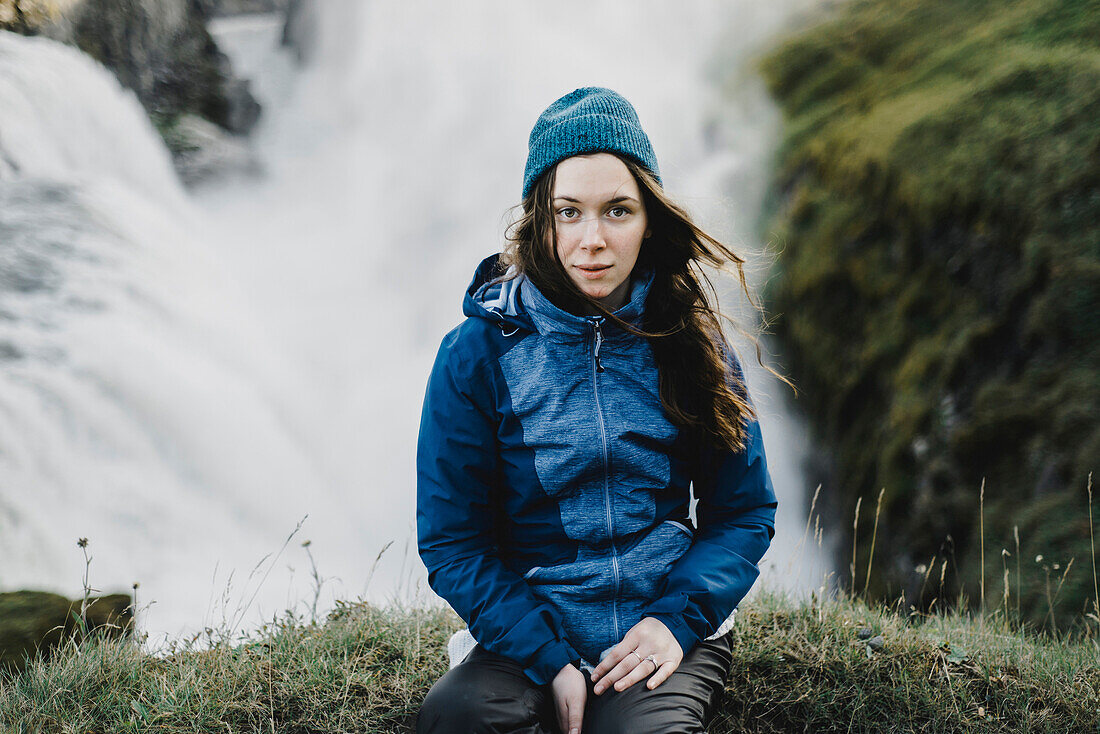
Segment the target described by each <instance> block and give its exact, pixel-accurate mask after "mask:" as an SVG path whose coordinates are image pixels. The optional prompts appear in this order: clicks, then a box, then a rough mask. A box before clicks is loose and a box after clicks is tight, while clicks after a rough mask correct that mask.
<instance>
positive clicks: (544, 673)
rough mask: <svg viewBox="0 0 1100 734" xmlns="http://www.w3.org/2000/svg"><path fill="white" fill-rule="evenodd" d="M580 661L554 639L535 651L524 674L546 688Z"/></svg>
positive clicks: (573, 652)
mask: <svg viewBox="0 0 1100 734" xmlns="http://www.w3.org/2000/svg"><path fill="white" fill-rule="evenodd" d="M662 621H663V620H662ZM579 659H580V655H578V654H577V652H576V651H575V650H574V649H573V648H572V647H571V646H570V645H569V644H568V643H566V642H563V641H561V640H558V639H554V640H550V642H547V643H546V644H545V645H543V646H542V647H540V648H539V649H538V650H536V651H535V653H534V655H532V656H531V657H530V659H529V663H530V664H529V665H528V667H526V668H524V669H523V672H524V674H525V675H526V676H527V677H528V678H530V679H531V680H532V681H533V682H534V683H535V685H539V686H544V685H546V684H547V683H549V682H550V681H552V680H554V678H555V677H556V676H557V674H558V672H559V671H560V670H561V669H562V668H564V667H565V666H566V665H569V664H570V663H572V662H573V661H575V660H579Z"/></svg>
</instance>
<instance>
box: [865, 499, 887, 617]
mask: <svg viewBox="0 0 1100 734" xmlns="http://www.w3.org/2000/svg"><path fill="white" fill-rule="evenodd" d="M885 493H886V487H883V488H882V489H880V490H879V491H878V502H877V503H876V504H875V527H874V530H872V531H871V555H869V556H868V557H867V578H865V579H864V580H863V596H864V598H866V596H867V588H868V587H869V586H870V585H871V563H872V562H874V560H875V541H876V540H877V539H878V516H879V513H880V512H881V511H882V495H883V494H885Z"/></svg>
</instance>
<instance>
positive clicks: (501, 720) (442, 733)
mask: <svg viewBox="0 0 1100 734" xmlns="http://www.w3.org/2000/svg"><path fill="white" fill-rule="evenodd" d="M464 673H465V674H464ZM492 683H493V681H487V680H483V679H481V678H479V677H478V676H476V675H473V674H472V671H471V670H463V668H462V666H459V667H458V668H456V669H454V670H452V671H449V672H448V673H447V674H445V675H444V676H443V677H442V678H440V679H439V680H438V681H436V683H435V685H434V686H432V688H431V690H430V691H428V695H427V696H425V697H424V702H423V703H422V704H421V706H420V713H419V715H418V716H417V721H416V731H417V734H453V732H483V731H494V732H495V731H516V730H520V729H523V730H524V731H527V730H528V729H527V728H526V727H532V725H534V724H536V723H538V722H539V720H540V715H541V713H542V712H541V711H540V710H539V698H538V695H537V693H536V692H535V691H533V690H511V689H510V688H509V687H508V686H506V685H497V686H493V685H492ZM497 683H498V684H499V683H500V681H497ZM532 730H534V729H532ZM538 731H542V729H541V728H540V729H538Z"/></svg>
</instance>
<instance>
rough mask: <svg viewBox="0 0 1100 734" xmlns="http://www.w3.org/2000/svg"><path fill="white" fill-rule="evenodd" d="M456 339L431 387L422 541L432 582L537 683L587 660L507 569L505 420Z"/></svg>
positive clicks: (420, 508) (423, 452)
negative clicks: (501, 543)
mask: <svg viewBox="0 0 1100 734" xmlns="http://www.w3.org/2000/svg"><path fill="white" fill-rule="evenodd" d="M457 344H459V342H458V340H457V336H456V333H455V332H452V334H450V335H448V337H447V338H446V339H445V340H444V342H443V345H442V346H441V347H440V350H439V355H438V356H437V358H436V362H435V366H434V367H433V368H432V374H431V377H430V378H429V380H428V388H427V394H426V395H425V398H424V408H423V413H422V415H421V422H420V438H419V441H418V446H417V456H416V465H417V500H416V501H417V510H416V521H417V543H418V547H419V551H420V557H421V559H422V560H423V561H424V565H425V566H427V569H428V584H429V586H431V588H432V589H433V590H434V591H435V592H436V593H437V594H439V595H440V596H441V597H443V598H444V599H446V600H447V602H448V603H450V605H451V607H453V608H454V610H455V611H456V612H457V613H458V615H459V616H460V617H462V618H463V619H464V620H466V622H467V624H469V625H470V632H471V633H472V634H473V636H474V638H475V639H476V640H477V641H478V643H479V644H481V645H482V646H483V647H485V648H486V649H487V650H489V651H491V652H494V653H496V654H498V655H503V656H505V657H508V658H511V659H513V660H515V661H517V662H519V663H520V664H521V665H522V666H523V668H524V673H526V675H527V676H528V677H529V678H530V679H531V680H532V681H534V682H535V683H536V684H538V685H542V684H545V683H549V682H550V681H551V680H553V679H554V676H556V675H557V673H558V671H560V670H561V669H562V668H563V667H564V666H566V665H568V664H569V663H570V662H572V661H576V660H579V659H580V655H578V654H577V652H576V651H575V650H574V649H573V648H572V646H571V645H570V644H569V642H568V641H567V639H566V635H565V632H564V629H563V628H562V624H561V616H560V614H559V613H558V612H557V610H556V609H554V608H553V607H552V606H550V605H549V604H547V603H545V602H542V601H540V600H539V599H537V598H536V597H535V596H534V594H532V592H531V588H530V587H529V586H528V585H527V582H526V581H524V580H523V579H522V578H521V577H520V576H519V575H518V574H516V573H515V572H513V571H511V570H510V569H508V568H507V567H506V566H505V565H504V563H503V562H502V561H501V559H500V556H499V548H498V546H497V543H496V537H497V536H496V534H495V532H494V527H493V516H494V512H493V508H494V504H493V502H494V500H495V499H496V498H495V497H494V487H495V483H496V476H497V472H496V469H497V455H498V454H497V448H496V440H497V433H496V428H497V420H496V418H495V417H494V416H495V414H496V411H495V408H494V407H493V406H494V405H495V401H494V400H493V399H492V395H493V387H492V384H491V382H490V379H489V378H490V375H489V374H485V373H481V374H478V373H477V371H476V370H474V369H473V365H470V364H469V363H468V362H467V361H465V360H463V359H462V358H461V356H460V354H459V351H460V350H459V348H457V347H456V345H457Z"/></svg>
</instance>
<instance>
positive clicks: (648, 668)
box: [615, 660, 657, 691]
mask: <svg viewBox="0 0 1100 734" xmlns="http://www.w3.org/2000/svg"><path fill="white" fill-rule="evenodd" d="M655 670H657V668H656V667H654V663H653V661H651V660H643V661H642V662H641V664H639V665H636V666H634V669H633V670H631V671H630V672H629V673H627V674H626V676H624V677H623V678H620V679H619V680H618V682H616V683H615V690H616V691H625V690H626V689H627V688H630V687H631V686H632V685H634V684H635V683H637V682H638V681H640V680H643V679H645V678H648V677H649V676H650V675H652V674H653V673H654V671H655Z"/></svg>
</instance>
